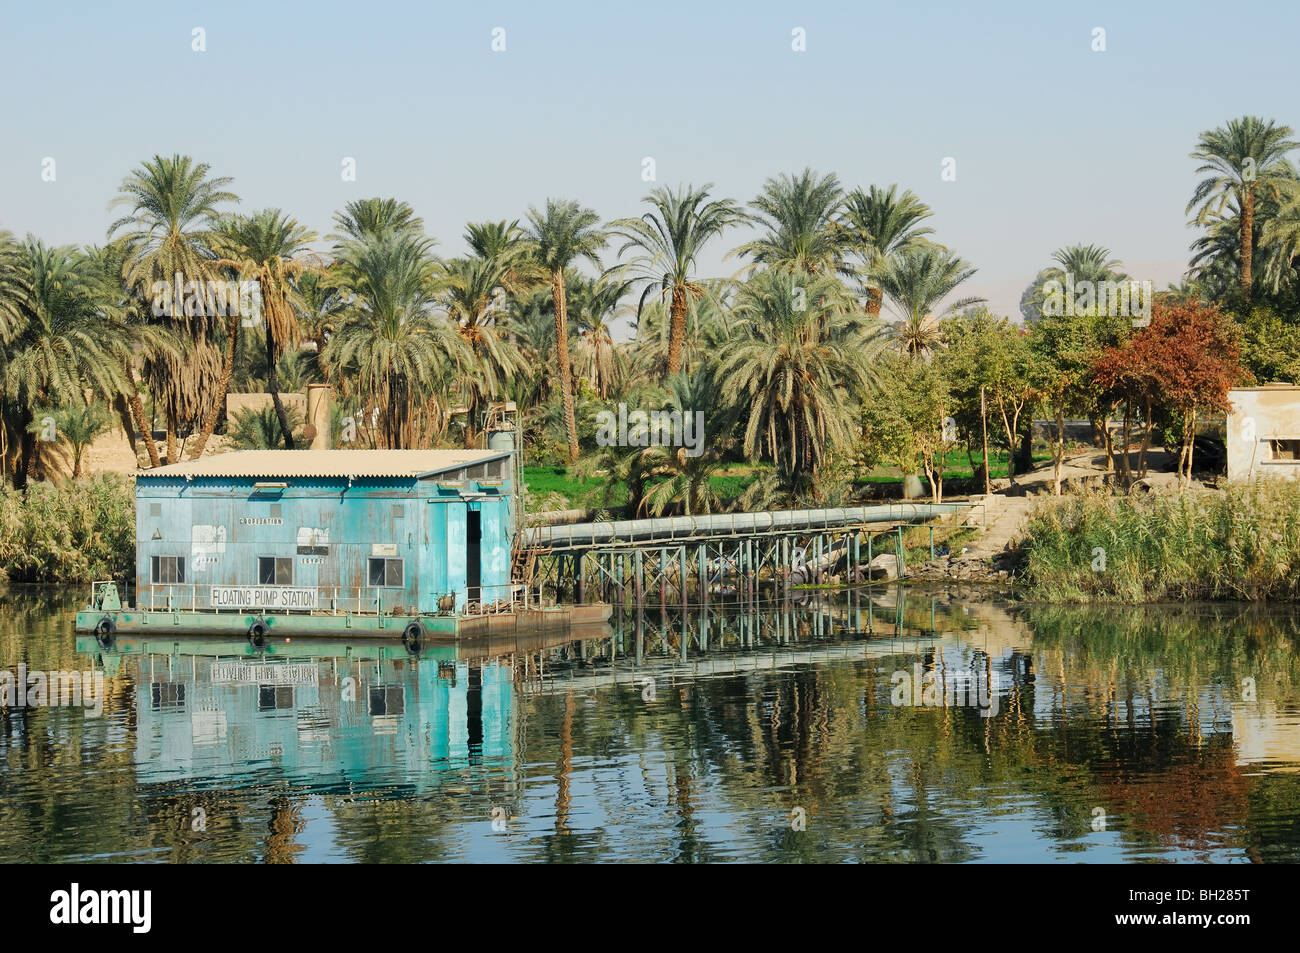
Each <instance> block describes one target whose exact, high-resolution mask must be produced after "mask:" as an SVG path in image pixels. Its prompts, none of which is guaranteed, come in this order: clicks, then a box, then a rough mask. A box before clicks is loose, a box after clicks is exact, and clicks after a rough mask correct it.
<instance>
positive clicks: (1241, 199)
mask: <svg viewBox="0 0 1300 953" xmlns="http://www.w3.org/2000/svg"><path fill="white" fill-rule="evenodd" d="M1292 133H1293V130H1292V129H1291V127H1290V126H1281V125H1278V124H1277V123H1275V122H1274V121H1273V120H1271V119H1268V120H1265V119H1261V118H1260V117H1258V116H1242V117H1240V118H1238V119H1232V120H1229V121H1228V124H1227V125H1226V126H1219V127H1218V128H1216V129H1210V130H1208V131H1206V132H1203V133H1201V138H1200V140H1199V141H1198V142H1197V145H1196V149H1195V150H1193V152H1192V154H1191V157H1192V158H1193V159H1196V160H1197V161H1198V162H1200V163H1201V165H1200V166H1198V167H1197V169H1196V171H1197V172H1198V173H1202V172H1204V173H1209V174H1208V175H1207V176H1206V177H1205V178H1204V179H1202V180H1201V181H1200V182H1199V183H1197V186H1196V190H1195V191H1194V192H1193V193H1192V198H1191V201H1189V202H1188V203H1187V209H1186V211H1187V212H1188V213H1190V212H1191V211H1192V210H1193V209H1196V218H1195V219H1194V222H1195V223H1196V224H1198V225H1204V224H1207V223H1208V222H1209V221H1211V220H1212V219H1213V218H1214V217H1216V216H1219V215H1221V214H1222V212H1223V210H1224V208H1225V207H1227V205H1228V204H1229V202H1230V201H1232V202H1235V203H1236V206H1237V209H1238V212H1239V214H1238V215H1237V227H1238V233H1239V235H1240V248H1241V287H1242V288H1243V289H1244V290H1246V291H1250V289H1251V287H1252V284H1251V283H1252V280H1253V271H1252V266H1253V261H1254V257H1255V255H1254V252H1255V244H1254V242H1255V201H1256V195H1257V193H1258V192H1260V191H1264V192H1267V193H1268V194H1270V195H1271V196H1273V197H1274V198H1276V197H1277V195H1278V191H1279V184H1280V183H1281V182H1283V181H1287V180H1292V179H1294V178H1295V171H1294V170H1293V169H1292V167H1291V164H1290V163H1289V162H1288V161H1287V158H1286V154H1287V153H1288V152H1290V151H1291V150H1292V149H1295V148H1297V147H1298V146H1300V142H1296V141H1295V140H1294V139H1292V138H1290V137H1291V135H1292Z"/></svg>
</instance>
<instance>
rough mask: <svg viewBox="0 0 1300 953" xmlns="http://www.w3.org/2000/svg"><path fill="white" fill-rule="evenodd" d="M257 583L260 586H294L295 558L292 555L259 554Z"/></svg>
mask: <svg viewBox="0 0 1300 953" xmlns="http://www.w3.org/2000/svg"><path fill="white" fill-rule="evenodd" d="M257 584H258V585H259V586H292V585H293V558H292V557H290V556H258V557H257Z"/></svg>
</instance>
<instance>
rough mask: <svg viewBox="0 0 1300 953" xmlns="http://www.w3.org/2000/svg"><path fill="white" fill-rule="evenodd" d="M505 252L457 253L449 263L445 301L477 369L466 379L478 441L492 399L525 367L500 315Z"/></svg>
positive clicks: (468, 432)
mask: <svg viewBox="0 0 1300 953" xmlns="http://www.w3.org/2000/svg"><path fill="white" fill-rule="evenodd" d="M511 267H512V266H511V264H510V262H509V261H507V260H504V259H503V258H501V257H492V258H481V257H479V256H477V255H476V256H474V257H471V258H453V259H452V260H451V261H448V262H446V263H445V264H444V265H443V275H444V281H443V284H444V292H443V297H442V303H443V306H444V307H445V308H446V309H447V313H448V314H449V315H450V316H451V319H452V321H453V322H455V325H456V328H457V331H458V333H459V334H460V336H461V338H462V339H463V340H464V341H465V344H466V346H467V347H468V348H469V351H470V353H471V355H472V358H471V360H472V362H473V364H472V370H471V373H469V374H468V375H466V377H465V378H464V380H463V381H462V382H461V395H462V397H463V399H464V401H465V406H466V408H467V418H466V422H465V440H466V445H467V446H473V445H474V442H475V439H476V435H477V433H478V426H479V421H480V420H481V417H482V413H483V408H484V407H485V406H486V405H487V403H488V402H489V401H491V400H493V399H494V398H496V397H497V396H499V395H500V394H501V393H502V391H503V389H504V387H505V381H506V380H508V379H509V378H510V377H511V376H512V375H513V374H515V373H516V371H517V370H518V369H519V363H520V362H519V354H518V351H517V350H516V349H515V347H514V345H513V344H512V343H511V342H510V339H509V338H508V337H507V336H506V335H505V333H504V331H503V329H502V328H501V327H500V326H499V325H498V324H497V320H496V318H497V315H498V313H499V312H501V310H502V307H503V300H502V299H503V298H504V289H505V284H506V282H507V275H508V273H509V271H510V269H511Z"/></svg>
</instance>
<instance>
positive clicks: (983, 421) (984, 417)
mask: <svg viewBox="0 0 1300 953" xmlns="http://www.w3.org/2000/svg"><path fill="white" fill-rule="evenodd" d="M980 430H982V431H983V432H984V495H985V496H988V495H989V494H990V493H991V492H992V491H991V490H990V489H989V422H988V414H987V411H986V409H985V406H984V385H982V384H981V385H980Z"/></svg>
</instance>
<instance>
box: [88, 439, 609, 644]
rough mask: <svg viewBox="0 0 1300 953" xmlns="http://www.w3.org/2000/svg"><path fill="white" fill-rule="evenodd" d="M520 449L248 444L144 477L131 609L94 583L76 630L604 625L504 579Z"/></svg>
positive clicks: (594, 615) (414, 633)
mask: <svg viewBox="0 0 1300 953" xmlns="http://www.w3.org/2000/svg"><path fill="white" fill-rule="evenodd" d="M515 473H516V471H515V464H514V455H513V452H512V450H511V449H509V448H508V447H507V448H504V449H497V450H320V451H315V450H298V451H291V450H251V451H245V452H239V453H225V454H217V455H214V456H211V457H205V458H203V459H201V460H197V461H193V462H189V463H178V464H174V465H171V466H165V467H159V468H157V469H154V470H145V471H141V472H140V473H139V474H137V477H136V587H135V604H134V605H132V606H127V605H124V604H123V603H122V599H121V594H120V593H119V592H118V588H117V586H116V584H114V583H100V582H97V583H95V584H94V585H93V587H92V592H91V600H90V606H89V607H88V608H87V609H84V610H82V611H81V612H78V613H77V631H78V632H94V633H95V635H96V636H97V637H98V638H99V639H100V641H101V642H105V641H111V640H112V639H113V638H114V637H115V635H116V633H118V632H123V633H127V632H129V633H133V634H145V633H148V634H151V635H154V634H156V635H160V636H161V635H162V634H163V633H176V634H181V633H189V634H210V635H231V634H239V635H247V636H248V638H249V641H250V642H252V643H253V644H254V645H260V644H264V643H265V642H267V641H269V640H272V639H275V640H277V641H278V640H280V639H282V638H290V637H292V636H295V635H333V636H340V635H342V636H347V637H349V638H352V637H356V636H362V635H370V636H376V637H380V638H385V637H387V638H399V637H400V638H401V639H402V640H403V641H405V642H408V643H413V642H420V641H421V640H423V639H425V638H457V637H462V636H477V635H488V634H491V635H498V634H502V635H503V634H509V633H524V632H529V631H543V630H549V629H560V628H565V627H568V626H573V625H587V624H591V623H600V622H604V621H605V620H607V619H608V618H609V614H610V607H609V606H608V605H603V604H590V605H574V606H542V605H538V604H536V601H535V600H532V601H530V598H529V593H528V590H527V589H526V588H525V587H524V586H523V585H522V584H520V583H517V582H515V581H514V580H512V579H511V578H510V567H511V553H512V548H513V545H514V540H515V530H516V524H517V522H518V520H517V516H516V509H515V506H514V499H515V497H514V494H515V486H514V483H515Z"/></svg>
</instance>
